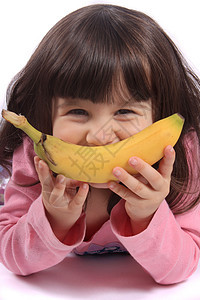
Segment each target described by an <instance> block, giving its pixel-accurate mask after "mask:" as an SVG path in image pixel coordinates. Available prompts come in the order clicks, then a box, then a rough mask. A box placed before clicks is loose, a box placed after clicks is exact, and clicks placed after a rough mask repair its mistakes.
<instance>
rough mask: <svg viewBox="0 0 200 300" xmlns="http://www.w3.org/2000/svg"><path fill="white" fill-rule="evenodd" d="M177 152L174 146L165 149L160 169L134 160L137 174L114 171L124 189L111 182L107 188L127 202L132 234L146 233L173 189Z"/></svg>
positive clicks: (132, 162) (131, 162)
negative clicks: (172, 179) (173, 173)
mask: <svg viewBox="0 0 200 300" xmlns="http://www.w3.org/2000/svg"><path fill="white" fill-rule="evenodd" d="M174 161H175V151H174V149H173V148H172V147H171V146H167V147H166V148H165V150H164V157H163V158H162V160H161V161H160V164H159V169H158V170H155V169H154V168H153V167H152V166H150V165H149V164H148V163H146V162H144V161H143V160H142V159H140V158H138V157H131V158H130V159H129V164H130V165H131V166H132V167H133V168H134V169H135V170H137V171H138V175H135V176H133V175H130V174H129V173H127V172H126V171H125V170H124V169H123V168H120V167H116V168H114V169H113V174H114V175H115V177H116V178H117V179H118V180H119V181H120V182H122V183H123V184H124V185H125V186H123V185H120V184H119V183H117V182H110V183H109V184H108V187H109V188H110V189H111V190H112V191H113V192H114V193H116V194H117V195H119V196H120V197H121V198H123V199H124V200H126V203H125V209H126V212H127V214H128V216H129V217H130V220H131V225H132V230H133V234H137V233H139V232H141V231H143V230H144V229H145V228H146V227H147V226H148V224H149V222H150V221H151V219H152V217H153V215H154V213H155V212H156V210H157V209H158V207H159V206H160V204H161V202H162V201H163V200H164V199H165V197H166V196H167V195H168V193H169V190H170V182H171V173H172V170H173V163H174Z"/></svg>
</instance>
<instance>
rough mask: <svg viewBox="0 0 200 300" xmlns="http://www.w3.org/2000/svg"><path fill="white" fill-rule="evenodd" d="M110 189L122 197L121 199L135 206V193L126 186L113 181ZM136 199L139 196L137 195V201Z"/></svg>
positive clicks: (110, 183) (109, 184) (109, 185)
mask: <svg viewBox="0 0 200 300" xmlns="http://www.w3.org/2000/svg"><path fill="white" fill-rule="evenodd" d="M108 187H109V189H110V190H111V191H113V192H114V193H115V194H117V195H118V196H120V198H122V199H124V200H126V201H127V202H129V203H131V204H133V192H132V191H130V190H129V189H128V188H126V187H125V186H123V185H121V184H119V183H117V182H115V181H111V182H109V183H108ZM136 197H138V196H137V195H135V197H134V198H135V199H137V198H136ZM139 199H140V197H138V200H139Z"/></svg>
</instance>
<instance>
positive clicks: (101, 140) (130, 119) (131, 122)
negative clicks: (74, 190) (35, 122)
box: [53, 98, 153, 146]
mask: <svg viewBox="0 0 200 300" xmlns="http://www.w3.org/2000/svg"><path fill="white" fill-rule="evenodd" d="M152 122H153V120H152V107H151V101H150V100H149V101H143V102H140V103H139V102H136V101H131V102H129V103H124V104H121V103H120V104H107V103H97V104H95V103H93V102H91V101H89V100H81V99H63V98H58V99H57V101H56V103H55V105H54V112H53V135H54V136H56V137H58V138H60V139H62V140H64V141H66V142H70V143H73V144H77V145H82V146H102V145H107V144H110V143H116V142H118V141H120V140H123V139H125V138H128V137H129V136H131V135H134V134H136V133H137V132H139V131H141V130H143V129H144V128H145V127H147V126H149V125H151V124H152Z"/></svg>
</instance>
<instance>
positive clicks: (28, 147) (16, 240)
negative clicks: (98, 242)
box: [0, 139, 85, 275]
mask: <svg viewBox="0 0 200 300" xmlns="http://www.w3.org/2000/svg"><path fill="white" fill-rule="evenodd" d="M33 156H34V151H33V147H32V144H31V142H30V141H29V140H28V139H26V140H25V142H24V144H23V146H21V147H20V148H19V149H17V151H16V152H15V153H14V156H13V173H12V177H11V179H10V181H9V183H8V185H7V187H6V191H5V205H4V206H3V207H2V208H1V213H0V261H1V262H2V263H3V264H4V265H5V266H6V267H7V268H8V269H9V270H10V271H12V272H14V273H16V274H20V275H28V274H31V273H34V272H38V271H41V270H43V269H47V268H49V267H51V266H53V265H56V264H57V263H59V262H60V261H62V260H63V259H64V258H65V257H66V255H67V254H69V253H70V252H71V251H72V250H73V249H74V248H75V247H77V245H79V244H80V243H81V242H82V240H83V238H84V235H85V215H84V214H82V215H81V216H80V218H79V219H78V220H77V222H76V223H75V225H74V226H73V227H72V228H71V230H70V231H69V233H68V234H67V236H66V238H65V240H64V242H63V243H61V242H60V241H59V240H58V239H57V238H56V236H55V235H54V233H53V231H52V229H51V226H50V224H49V222H48V220H47V218H46V215H45V209H44V206H43V203H42V198H41V195H40V193H41V186H40V184H39V183H38V184H37V181H38V177H37V174H36V172H35V168H34V165H33ZM34 183H35V184H34Z"/></svg>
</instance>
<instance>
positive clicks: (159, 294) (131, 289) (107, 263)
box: [0, 254, 200, 300]
mask: <svg viewBox="0 0 200 300" xmlns="http://www.w3.org/2000/svg"><path fill="white" fill-rule="evenodd" d="M161 267H162V266H161ZM199 282H200V267H199V268H198V269H197V271H196V272H195V273H194V274H193V275H192V276H191V277H190V278H189V279H188V280H187V281H185V282H182V283H179V284H175V285H168V286H163V285H158V284H156V283H155V282H154V281H153V279H152V278H151V277H150V276H149V275H148V274H147V273H146V272H145V271H144V270H143V269H142V268H141V267H140V266H139V265H138V264H137V263H136V262H135V261H134V260H133V259H132V258H131V257H130V256H128V255H122V254H119V255H115V254H111V255H107V256H93V257H91V256H89V257H87V256H85V257H79V256H70V257H68V258H66V259H65V260H64V261H63V262H61V263H60V264H58V265H57V266H55V267H52V268H50V269H48V270H45V271H41V272H38V273H36V274H33V275H29V276H27V277H21V276H17V275H14V274H12V273H11V272H10V271H8V270H7V269H6V268H5V267H4V266H3V265H1V264H0V299H1V300H11V299H14V300H21V299H28V300H35V299H37V300H44V299H45V300H54V299H55V300H61V299H62V300H63V299H65V300H68V299H87V300H88V299H92V300H94V299H95V300H98V299H104V300H107V299H109V300H114V299H115V300H118V299H123V300H124V299H125V300H128V299H132V300H133V299H134V300H140V299H142V300H146V299H148V300H150V299H152V300H157V299H159V300H160V299H162V300H168V299H169V300H199V299H200V288H199Z"/></svg>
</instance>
